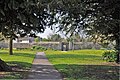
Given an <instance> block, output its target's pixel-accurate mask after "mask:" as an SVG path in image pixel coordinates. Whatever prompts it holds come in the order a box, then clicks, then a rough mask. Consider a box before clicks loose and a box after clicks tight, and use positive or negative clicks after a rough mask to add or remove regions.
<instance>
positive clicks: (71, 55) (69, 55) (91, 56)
mask: <svg viewBox="0 0 120 80" xmlns="http://www.w3.org/2000/svg"><path fill="white" fill-rule="evenodd" d="M48 57H49V58H50V59H51V58H101V56H95V55H86V54H83V55H79V54H57V55H56V54H50V55H49V54H48Z"/></svg>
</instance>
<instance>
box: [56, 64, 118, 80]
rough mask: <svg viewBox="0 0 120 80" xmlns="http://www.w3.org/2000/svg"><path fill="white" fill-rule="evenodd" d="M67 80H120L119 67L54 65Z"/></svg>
mask: <svg viewBox="0 0 120 80" xmlns="http://www.w3.org/2000/svg"><path fill="white" fill-rule="evenodd" d="M54 66H55V67H56V68H57V69H58V70H59V72H60V73H61V74H62V76H63V77H64V78H66V80H67V79H68V80H119V67H118V66H105V65H74V64H71V65H67V64H58V65H54Z"/></svg>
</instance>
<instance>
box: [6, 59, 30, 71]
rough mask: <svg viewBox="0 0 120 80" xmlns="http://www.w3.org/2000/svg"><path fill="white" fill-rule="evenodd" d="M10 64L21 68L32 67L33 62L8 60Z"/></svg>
mask: <svg viewBox="0 0 120 80" xmlns="http://www.w3.org/2000/svg"><path fill="white" fill-rule="evenodd" d="M6 63H7V64H8V65H10V66H16V67H18V68H20V69H26V70H28V69H30V68H31V66H32V64H31V63H27V62H20V61H10V62H6Z"/></svg>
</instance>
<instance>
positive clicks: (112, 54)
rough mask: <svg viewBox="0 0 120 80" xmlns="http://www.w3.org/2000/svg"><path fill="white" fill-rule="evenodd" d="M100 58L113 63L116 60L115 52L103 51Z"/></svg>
mask: <svg viewBox="0 0 120 80" xmlns="http://www.w3.org/2000/svg"><path fill="white" fill-rule="evenodd" d="M102 57H103V59H104V60H106V61H107V62H115V61H116V60H117V52H116V51H105V52H104V53H103V55H102Z"/></svg>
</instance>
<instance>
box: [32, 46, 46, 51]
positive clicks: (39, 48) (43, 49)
mask: <svg viewBox="0 0 120 80" xmlns="http://www.w3.org/2000/svg"><path fill="white" fill-rule="evenodd" d="M32 50H40V51H46V50H47V48H46V47H42V46H33V47H32Z"/></svg>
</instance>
